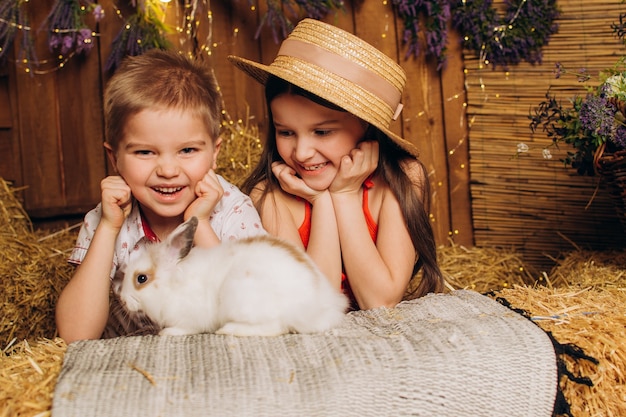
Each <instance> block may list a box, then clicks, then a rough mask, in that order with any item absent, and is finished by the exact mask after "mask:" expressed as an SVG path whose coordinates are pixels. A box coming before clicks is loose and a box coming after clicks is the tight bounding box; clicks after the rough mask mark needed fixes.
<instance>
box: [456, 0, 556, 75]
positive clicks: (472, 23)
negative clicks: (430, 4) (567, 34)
mask: <svg viewBox="0 0 626 417" xmlns="http://www.w3.org/2000/svg"><path fill="white" fill-rule="evenodd" d="M504 3H505V6H506V12H505V16H504V17H500V16H499V15H498V13H497V11H496V9H494V8H493V6H492V0H455V4H454V6H453V12H452V25H453V26H454V27H455V28H456V29H457V30H458V31H459V32H460V33H461V35H462V36H463V43H464V46H465V48H467V49H470V50H473V51H474V52H475V53H476V56H477V57H479V58H480V60H481V61H482V62H483V63H485V64H492V65H493V66H494V68H495V67H497V66H500V67H503V68H507V67H508V66H509V65H516V64H519V63H520V62H522V61H527V62H529V63H531V64H535V63H540V62H541V57H542V53H541V49H542V48H543V47H544V46H545V45H546V44H547V43H548V40H549V39H550V36H551V35H553V34H554V33H556V32H557V30H558V25H557V24H556V23H555V20H556V18H557V17H558V16H559V10H558V7H557V5H556V0H505V2H504Z"/></svg>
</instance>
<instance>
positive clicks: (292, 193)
mask: <svg viewBox="0 0 626 417" xmlns="http://www.w3.org/2000/svg"><path fill="white" fill-rule="evenodd" d="M229 59H230V61H231V62H232V63H233V64H234V65H236V66H237V67H238V68H239V69H241V70H243V71H245V72H246V73H248V74H249V75H251V76H252V77H254V78H255V79H257V80H258V81H259V82H261V83H262V84H265V96H266V100H267V106H268V110H269V118H270V123H269V133H268V136H267V143H266V144H265V147H264V151H263V155H262V156H261V161H260V163H259V164H258V166H257V167H256V168H255V169H254V171H253V172H252V173H251V175H250V176H249V178H248V179H247V180H246V181H245V183H244V185H243V186H242V190H243V191H244V192H246V193H249V194H250V196H251V197H252V200H253V201H254V202H255V205H256V206H257V209H258V210H259V212H260V213H261V219H262V221H263V225H264V227H265V229H266V230H267V231H268V232H269V233H271V234H275V235H277V236H280V237H283V238H285V239H287V240H290V241H292V242H294V243H296V244H299V245H300V246H302V247H304V248H305V249H306V250H307V252H308V254H309V255H310V256H311V257H312V258H313V259H314V260H315V261H316V262H317V264H318V266H319V267H320V268H321V269H322V271H323V272H324V273H325V274H326V276H327V277H328V279H330V280H331V282H333V283H334V284H335V285H336V286H337V287H341V288H342V289H343V291H344V292H345V293H346V294H347V295H348V296H349V297H350V299H351V300H352V307H353V308H354V309H358V308H361V309H368V308H375V307H380V306H394V305H395V304H397V303H398V302H399V301H401V300H402V299H403V298H412V297H419V296H422V295H424V294H426V293H428V292H439V291H442V290H443V278H442V275H441V272H440V270H439V267H438V265H437V260H436V247H435V242H434V238H433V232H432V228H431V226H430V223H429V219H428V195H429V182H428V179H427V177H426V172H425V169H424V167H423V165H422V164H421V162H420V161H419V160H418V159H417V151H416V149H415V147H414V146H413V145H412V144H411V143H410V142H408V141H406V140H404V139H402V138H401V137H399V136H397V135H396V134H394V133H393V132H391V131H390V129H389V125H390V123H391V120H392V119H395V118H396V117H397V116H398V114H399V112H400V110H401V109H402V104H400V99H401V96H402V91H403V89H404V84H405V82H406V76H405V74H404V71H403V70H402V68H401V67H400V66H399V65H398V64H397V63H396V62H394V61H393V60H392V59H390V58H389V57H387V56H386V55H384V54H383V53H381V52H380V51H378V50H377V49H375V48H374V47H372V46H371V45H369V44H367V43H366V42H364V41H363V40H361V39H360V38H358V37H356V36H354V35H352V34H350V33H348V32H345V31H343V30H341V29H338V28H336V27H334V26H331V25H328V24H326V23H323V22H320V21H316V20H312V19H305V20H303V21H301V22H300V23H299V24H298V25H297V26H296V27H295V28H294V30H293V32H292V33H291V34H290V35H289V37H288V38H287V39H286V40H285V41H284V42H283V44H282V45H281V48H280V50H279V52H278V55H277V57H276V58H275V60H274V62H273V63H272V64H271V65H269V66H267V65H263V64H259V63H256V62H253V61H249V60H246V59H243V58H239V57H233V56H231V57H229ZM420 269H422V274H421V280H420V281H419V283H413V282H412V281H413V280H414V279H415V280H417V276H416V273H417V272H418V270H420Z"/></svg>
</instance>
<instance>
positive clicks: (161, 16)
mask: <svg viewBox="0 0 626 417" xmlns="http://www.w3.org/2000/svg"><path fill="white" fill-rule="evenodd" d="M164 5H165V3H162V2H160V1H158V0H143V1H141V0H140V1H138V4H137V5H136V7H137V12H136V13H134V14H133V15H131V16H130V17H129V18H128V19H126V20H125V22H124V25H123V26H122V29H121V30H120V32H119V33H118V34H117V36H116V37H115V39H114V40H113V47H112V48H111V54H110V55H109V58H108V59H107V61H106V64H105V67H104V69H105V70H106V71H111V72H113V71H115V70H116V69H117V67H119V65H120V63H121V62H122V60H123V59H124V57H126V56H137V55H141V54H142V53H144V52H146V51H147V50H149V49H155V48H158V49H168V48H169V47H170V46H171V45H170V42H169V41H168V40H167V38H166V34H167V33H171V32H172V28H170V27H169V26H168V25H166V24H165V23H164V22H165V6H164ZM117 14H118V16H119V17H120V18H122V16H121V13H120V11H119V10H117Z"/></svg>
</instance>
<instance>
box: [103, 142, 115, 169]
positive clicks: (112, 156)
mask: <svg viewBox="0 0 626 417" xmlns="http://www.w3.org/2000/svg"><path fill="white" fill-rule="evenodd" d="M104 149H105V150H106V151H107V157H108V158H109V162H111V165H112V166H113V169H114V170H115V172H117V157H116V156H115V151H114V150H113V148H112V147H111V145H110V144H108V143H107V142H104Z"/></svg>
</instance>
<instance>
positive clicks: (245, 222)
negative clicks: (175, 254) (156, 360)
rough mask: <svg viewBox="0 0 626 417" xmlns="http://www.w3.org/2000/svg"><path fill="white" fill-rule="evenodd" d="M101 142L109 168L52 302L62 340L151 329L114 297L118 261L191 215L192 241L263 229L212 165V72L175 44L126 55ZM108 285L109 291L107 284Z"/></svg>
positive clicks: (217, 107)
mask: <svg viewBox="0 0 626 417" xmlns="http://www.w3.org/2000/svg"><path fill="white" fill-rule="evenodd" d="M104 103H105V109H104V110H105V116H106V117H105V119H106V126H105V130H106V142H105V144H104V147H105V149H106V151H107V154H108V156H109V159H110V162H111V164H112V166H113V167H114V169H115V171H116V172H115V175H111V176H109V177H107V178H105V179H104V180H102V183H101V191H102V201H101V203H100V204H98V206H97V207H96V208H95V209H93V210H91V211H90V212H89V213H87V215H86V216H85V222H84V223H83V226H82V228H81V230H80V233H79V235H78V239H77V242H76V247H75V248H74V251H73V252H72V254H71V256H70V259H69V261H70V262H71V263H74V264H76V265H78V267H77V269H76V271H75V273H74V275H73V276H72V279H71V280H70V282H69V283H68V285H67V286H66V287H65V288H64V289H63V291H62V293H61V295H60V296H59V300H58V303H57V307H56V320H57V327H58V330H59V334H60V336H61V337H62V338H63V339H65V341H66V342H67V343H70V342H72V341H74V340H78V339H96V338H99V337H101V336H103V333H104V336H105V337H111V336H120V335H130V334H146V333H155V332H157V331H158V330H159V329H156V328H154V326H153V325H152V323H150V322H149V321H148V320H147V319H145V318H142V317H131V316H130V315H129V313H128V312H127V311H126V310H125V308H124V307H123V306H122V305H121V304H120V302H119V299H118V291H119V283H120V282H121V279H122V278H123V276H124V271H125V268H126V265H127V262H128V260H129V258H130V256H131V254H132V252H134V251H136V250H137V249H138V248H139V247H140V246H142V245H146V244H149V243H150V242H154V241H159V240H164V239H165V238H166V237H167V236H168V235H169V234H170V232H172V231H173V230H174V229H175V228H176V227H177V226H178V225H179V224H181V223H182V222H183V221H185V220H187V219H189V218H190V217H193V216H195V217H197V218H198V220H199V224H198V229H197V231H196V234H195V237H194V244H195V245H198V246H204V247H211V246H215V245H218V244H220V242H221V241H222V240H224V239H237V238H241V237H245V236H252V235H257V234H264V233H265V231H264V230H263V228H262V226H261V219H260V218H259V215H258V213H257V211H256V210H255V208H254V206H253V205H252V202H251V201H250V199H249V197H248V196H247V195H245V194H243V193H242V192H241V191H240V190H239V189H238V188H237V187H235V186H234V185H232V184H230V183H228V182H227V181H226V180H225V179H224V178H222V177H221V176H219V175H217V174H216V173H215V171H214V170H215V169H216V168H217V166H216V159H217V155H218V153H219V150H220V143H221V138H220V137H219V132H220V126H221V118H222V104H221V103H222V97H221V95H220V93H219V89H218V86H217V82H216V80H215V78H214V76H213V73H212V71H211V70H210V69H209V68H207V67H205V66H203V65H202V64H201V63H199V62H194V61H191V60H189V59H187V58H185V57H184V56H183V55H180V54H178V53H176V52H166V51H161V50H157V49H154V50H150V51H148V52H146V53H145V54H143V55H140V56H137V57H133V58H128V59H127V60H126V61H125V62H124V63H123V65H122V66H121V67H120V68H119V69H118V71H117V72H116V73H115V75H114V76H113V77H112V78H111V80H110V82H109V84H108V85H107V89H106V91H105V94H104ZM111 289H113V297H111V300H110V299H109V293H110V292H111Z"/></svg>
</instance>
